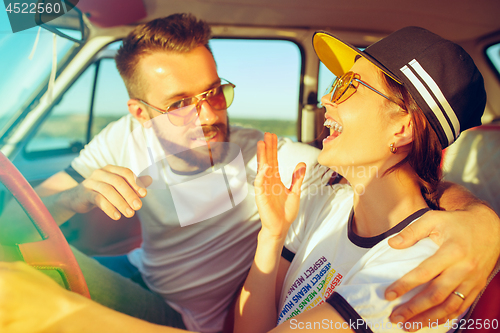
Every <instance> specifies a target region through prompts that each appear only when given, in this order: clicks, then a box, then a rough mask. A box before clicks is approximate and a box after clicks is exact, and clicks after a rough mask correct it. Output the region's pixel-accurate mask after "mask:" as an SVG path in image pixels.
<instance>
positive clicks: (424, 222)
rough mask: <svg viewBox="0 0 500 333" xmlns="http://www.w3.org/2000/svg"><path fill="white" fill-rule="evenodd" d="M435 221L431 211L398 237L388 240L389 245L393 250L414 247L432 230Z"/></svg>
mask: <svg viewBox="0 0 500 333" xmlns="http://www.w3.org/2000/svg"><path fill="white" fill-rule="evenodd" d="M436 222H437V221H436V219H435V217H434V214H433V212H432V211H430V212H427V213H425V214H424V215H423V216H422V217H421V218H419V219H418V220H417V221H415V222H414V223H412V224H411V225H409V226H407V227H406V228H404V229H403V231H401V232H400V233H399V234H398V235H396V236H394V237H392V238H390V239H389V245H390V246H391V247H393V248H395V249H404V248H407V247H410V246H412V245H414V244H415V243H416V242H418V241H419V240H421V239H423V238H425V237H428V236H429V235H430V234H431V233H432V232H433V229H434V226H435V223H436Z"/></svg>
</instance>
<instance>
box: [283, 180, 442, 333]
mask: <svg viewBox="0 0 500 333" xmlns="http://www.w3.org/2000/svg"><path fill="white" fill-rule="evenodd" d="M352 204H353V191H352V189H351V187H350V186H349V185H335V186H333V188H332V193H331V195H330V196H328V195H324V196H315V197H314V198H312V200H310V201H308V202H307V203H306V205H304V206H302V207H301V208H300V212H299V216H298V217H297V219H296V220H295V222H294V223H293V224H292V226H291V227H290V230H289V232H288V235H287V239H286V241H285V248H286V250H284V252H287V250H288V251H290V252H291V253H288V255H291V256H293V253H294V254H295V256H294V257H293V260H292V262H291V264H290V268H289V270H288V272H287V275H286V277H285V281H284V284H283V289H282V292H281V298H280V307H279V309H280V311H279V314H278V324H282V323H283V322H285V321H287V320H290V325H291V327H307V324H308V323H301V324H299V319H297V318H293V317H295V316H297V315H298V314H300V313H302V312H304V311H306V310H309V309H311V308H313V307H315V306H317V305H319V304H322V303H324V302H325V301H326V300H327V299H328V298H329V297H330V296H332V295H333V296H334V297H332V298H331V299H330V302H329V303H330V304H332V306H334V307H335V308H336V309H337V311H338V312H339V313H340V314H341V315H342V316H343V317H344V319H345V320H346V322H347V323H353V324H354V323H357V324H356V325H359V326H356V325H354V326H350V327H351V328H352V329H353V328H361V327H364V326H368V327H369V328H371V329H372V331H374V332H385V331H387V330H388V329H391V327H392V329H393V330H396V331H398V327H397V326H396V324H393V325H392V324H391V323H390V321H389V315H390V314H391V312H392V310H393V309H394V308H395V307H396V306H398V305H399V304H401V303H404V302H406V301H408V300H409V299H410V298H411V297H413V296H414V295H415V294H416V293H418V292H419V291H420V290H421V288H423V287H424V286H420V287H418V288H415V289H413V290H411V291H410V292H408V293H406V294H405V295H404V296H402V297H399V298H398V299H396V300H394V301H387V300H385V297H384V292H385V289H386V288H387V287H388V286H389V285H390V284H391V283H393V282H394V281H396V280H397V279H399V278H400V277H402V276H403V275H404V274H406V273H407V272H409V271H410V270H412V269H413V268H415V267H416V266H418V265H419V264H420V263H421V262H422V261H423V260H425V259H426V258H428V257H430V256H431V255H433V254H434V253H435V251H436V250H437V248H438V246H437V245H436V244H435V243H434V242H433V241H432V240H431V239H430V238H425V239H423V240H421V241H419V242H418V243H417V244H415V245H414V246H412V247H410V248H408V249H404V250H395V249H393V248H391V247H390V246H389V244H388V237H389V236H392V235H394V234H395V233H398V232H399V231H401V230H402V229H403V228H404V227H406V226H407V225H409V224H410V223H412V222H413V221H415V220H416V219H418V217H420V216H421V215H422V214H423V213H425V210H420V211H418V212H415V213H414V214H412V215H410V216H409V217H408V218H406V219H405V220H404V221H402V222H400V223H399V224H398V225H396V226H395V227H393V228H391V229H390V230H389V231H387V232H386V233H384V234H383V235H380V236H376V237H370V238H364V237H360V236H358V235H356V234H354V232H353V231H352V230H351V226H350V223H352V222H350V221H352V218H351V215H350V213H351V212H352ZM284 257H285V258H286V257H287V255H286V254H284ZM334 293H336V294H337V295H334ZM338 295H340V296H341V297H338ZM339 299H340V301H339ZM356 313H357V315H356ZM359 316H360V317H361V318H362V319H363V320H364V321H365V323H364V324H363V325H362V324H361V322H357V319H360V320H361V318H359ZM346 317H347V318H346ZM292 320H293V321H292ZM434 324H435V325H434V326H437V324H436V323H434ZM311 325H314V323H311ZM318 325H319V326H318V327H320V326H321V325H323V326H321V328H322V329H334V328H335V327H334V326H333V327H331V326H332V325H334V324H332V323H330V322H329V321H328V320H325V321H323V322H320V323H318ZM311 327H312V326H311ZM337 328H339V327H337ZM447 330H448V328H445V327H443V326H439V327H433V328H432V329H429V328H427V329H423V330H421V331H422V332H426V331H429V332H445V331H447ZM399 331H401V332H404V330H402V329H401V330H399Z"/></svg>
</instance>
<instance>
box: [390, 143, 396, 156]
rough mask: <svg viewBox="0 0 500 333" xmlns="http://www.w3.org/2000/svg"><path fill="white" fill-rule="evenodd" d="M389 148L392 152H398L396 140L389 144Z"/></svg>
mask: <svg viewBox="0 0 500 333" xmlns="http://www.w3.org/2000/svg"><path fill="white" fill-rule="evenodd" d="M389 147H390V148H389V149H390V150H391V153H393V154H396V152H397V151H398V147H394V142H393V143H391V144H390V145H389Z"/></svg>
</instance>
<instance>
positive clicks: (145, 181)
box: [136, 176, 153, 197]
mask: <svg viewBox="0 0 500 333" xmlns="http://www.w3.org/2000/svg"><path fill="white" fill-rule="evenodd" d="M136 181H137V185H138V186H140V187H142V188H146V187H148V186H149V185H151V184H152V183H153V178H152V177H151V176H141V177H137V180H136ZM146 193H147V191H146ZM141 196H142V197H144V196H145V195H141Z"/></svg>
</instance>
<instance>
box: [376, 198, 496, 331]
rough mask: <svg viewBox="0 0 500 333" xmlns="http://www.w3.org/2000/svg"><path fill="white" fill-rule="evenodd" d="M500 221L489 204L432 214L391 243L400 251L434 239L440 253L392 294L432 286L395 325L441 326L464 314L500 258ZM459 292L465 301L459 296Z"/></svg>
mask: <svg viewBox="0 0 500 333" xmlns="http://www.w3.org/2000/svg"><path fill="white" fill-rule="evenodd" d="M499 235H500V220H499V218H498V216H497V215H496V214H495V213H494V212H493V211H492V210H491V209H489V208H487V207H486V206H485V205H482V204H477V203H475V204H473V205H470V206H469V207H467V210H465V211H460V210H457V211H448V212H445V211H431V212H428V213H427V214H425V215H424V216H422V218H420V219H419V220H418V221H416V222H415V223H414V224H412V225H410V226H409V227H407V228H405V229H404V230H403V231H402V232H401V233H400V234H399V235H398V236H395V237H393V238H392V239H390V240H389V244H390V245H391V246H392V247H393V248H396V249H403V248H407V247H409V246H411V245H413V244H415V243H416V242H417V241H418V240H420V239H422V238H425V237H430V238H431V239H432V240H433V241H434V242H436V244H438V245H440V248H439V250H438V251H437V252H436V253H435V254H434V255H433V256H432V257H430V258H428V259H427V260H425V261H424V262H422V263H421V264H420V265H419V266H418V267H417V268H415V269H413V270H412V271H411V272H409V273H408V274H406V275H405V276H403V277H402V278H401V279H399V280H398V281H396V282H395V283H393V284H392V285H391V286H389V287H388V288H387V290H386V293H385V296H386V298H387V299H388V300H392V299H394V298H396V297H399V296H401V295H403V294H405V293H406V292H408V291H409V290H411V289H413V288H414V287H416V286H418V285H421V284H423V283H426V282H428V281H431V280H432V282H431V283H430V284H429V285H428V286H427V288H425V289H424V290H423V291H421V292H420V293H419V294H417V295H416V296H414V297H413V298H412V299H411V300H410V301H408V302H407V303H405V304H402V305H401V306H399V307H398V308H396V309H395V310H394V311H393V313H392V315H391V321H392V322H405V321H410V322H422V323H424V325H425V323H428V322H429V319H430V321H431V322H435V321H436V320H439V322H440V323H443V322H445V321H446V320H447V319H452V318H455V317H457V316H458V315H460V314H461V313H462V312H464V311H465V310H466V309H467V308H468V307H469V306H470V305H471V304H472V303H473V301H474V299H475V298H476V297H477V295H478V294H479V292H480V291H481V290H482V289H483V288H484V286H485V284H486V281H487V278H488V276H489V275H490V272H491V271H492V270H493V268H494V266H495V263H496V262H497V259H498V257H499V254H500V237H499ZM455 291H457V292H459V293H461V294H463V295H464V296H465V300H462V298H461V297H459V296H457V295H456V294H454V292H455Z"/></svg>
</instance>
